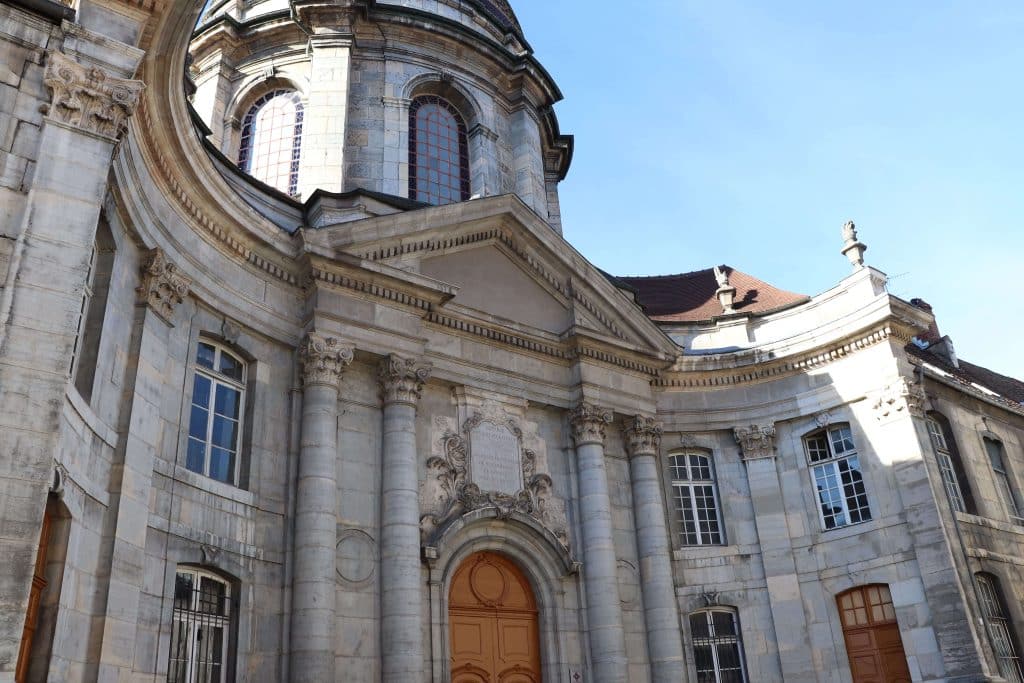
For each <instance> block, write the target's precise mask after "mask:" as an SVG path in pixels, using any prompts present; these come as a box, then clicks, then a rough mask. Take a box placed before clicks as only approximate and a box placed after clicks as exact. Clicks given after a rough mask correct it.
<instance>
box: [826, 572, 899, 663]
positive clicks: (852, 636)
mask: <svg viewBox="0 0 1024 683" xmlns="http://www.w3.org/2000/svg"><path fill="white" fill-rule="evenodd" d="M837 602H838V604H839V611H840V614H841V616H842V621H843V636H844V639H845V641H846V653H847V656H848V657H849V659H850V673H851V675H852V676H853V683H910V670H909V668H908V667H907V655H906V653H905V652H904V650H903V640H902V638H901V637H900V629H899V625H898V624H897V623H896V619H895V616H896V612H895V609H894V608H893V606H892V598H891V596H890V595H889V587H888V586H883V585H875V586H866V587H863V588H854V589H853V590H850V591H847V592H845V593H843V594H841V595H839V596H838V598H837Z"/></svg>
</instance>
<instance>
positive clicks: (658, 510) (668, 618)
mask: <svg viewBox="0 0 1024 683" xmlns="http://www.w3.org/2000/svg"><path fill="white" fill-rule="evenodd" d="M625 436H626V452H627V453H628V454H629V468H630V480H631V481H632V484H633V516H634V518H635V519H634V521H635V524H636V545H637V552H638V554H639V556H640V584H641V590H642V592H643V600H644V618H645V621H646V624H647V650H648V652H649V654H650V659H651V681H652V682H653V683H677V682H678V681H679V680H680V678H681V677H682V671H683V666H684V665H683V641H682V636H681V630H680V627H679V607H678V605H677V603H676V590H675V582H674V581H673V580H672V559H671V556H670V552H671V548H670V546H669V539H668V528H667V527H666V524H665V502H664V496H663V495H662V488H661V483H660V482H661V479H660V477H659V476H658V463H657V454H658V446H659V445H660V443H661V425H660V424H658V423H657V422H655V421H654V419H652V418H649V417H644V416H643V415H637V416H636V417H634V418H633V419H632V420H629V421H627V423H626V425H625Z"/></svg>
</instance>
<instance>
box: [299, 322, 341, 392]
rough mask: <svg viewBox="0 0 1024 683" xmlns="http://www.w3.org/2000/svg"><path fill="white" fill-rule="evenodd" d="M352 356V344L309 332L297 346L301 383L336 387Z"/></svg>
mask: <svg viewBox="0 0 1024 683" xmlns="http://www.w3.org/2000/svg"><path fill="white" fill-rule="evenodd" d="M353 358H355V351H354V349H353V347H352V346H350V345H347V344H342V343H341V342H339V341H338V340H337V339H335V338H334V337H324V336H322V335H319V334H317V333H316V332H310V333H309V334H307V335H306V338H305V339H303V340H302V345H301V346H300V347H299V364H300V365H301V366H302V383H303V385H305V386H307V387H308V386H313V385H315V384H323V385H327V386H330V387H334V388H338V386H339V385H340V384H341V376H342V374H343V373H344V372H345V368H346V367H347V366H348V364H349V363H351V362H352V359H353Z"/></svg>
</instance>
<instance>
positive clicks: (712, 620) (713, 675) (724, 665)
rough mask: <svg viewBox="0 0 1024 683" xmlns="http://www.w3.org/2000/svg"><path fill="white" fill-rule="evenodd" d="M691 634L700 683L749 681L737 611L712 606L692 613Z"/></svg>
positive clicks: (740, 682) (742, 682)
mask: <svg viewBox="0 0 1024 683" xmlns="http://www.w3.org/2000/svg"><path fill="white" fill-rule="evenodd" d="M690 636H691V638H692V639H693V662H694V665H695V666H696V669H697V683H746V680H747V675H746V672H745V671H744V667H743V644H742V641H741V639H740V630H739V623H738V622H737V620H736V614H735V612H733V611H732V610H726V609H712V610H707V611H703V612H695V613H693V614H691V615H690Z"/></svg>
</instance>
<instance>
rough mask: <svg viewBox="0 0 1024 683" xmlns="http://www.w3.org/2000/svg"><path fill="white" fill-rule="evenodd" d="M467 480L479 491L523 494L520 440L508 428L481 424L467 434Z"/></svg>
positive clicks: (488, 423)
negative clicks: (469, 459)
mask: <svg viewBox="0 0 1024 683" xmlns="http://www.w3.org/2000/svg"><path fill="white" fill-rule="evenodd" d="M469 451H470V458H471V461H472V464H471V468H470V476H471V477H472V480H473V483H474V484H476V485H477V486H479V487H480V490H481V491H495V492H497V493H507V494H509V495H515V494H517V493H519V492H520V491H522V490H523V464H522V460H521V458H522V456H521V453H520V448H519V437H517V436H516V435H515V434H514V433H512V430H510V429H509V428H508V427H503V426H501V425H496V424H493V423H491V422H481V423H480V424H479V425H477V426H476V427H474V428H473V430H472V431H471V432H470V433H469Z"/></svg>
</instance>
